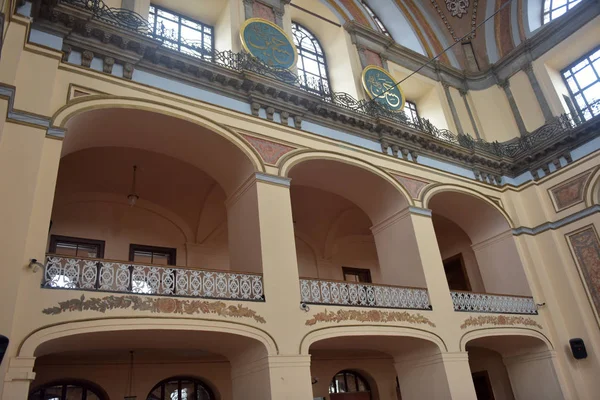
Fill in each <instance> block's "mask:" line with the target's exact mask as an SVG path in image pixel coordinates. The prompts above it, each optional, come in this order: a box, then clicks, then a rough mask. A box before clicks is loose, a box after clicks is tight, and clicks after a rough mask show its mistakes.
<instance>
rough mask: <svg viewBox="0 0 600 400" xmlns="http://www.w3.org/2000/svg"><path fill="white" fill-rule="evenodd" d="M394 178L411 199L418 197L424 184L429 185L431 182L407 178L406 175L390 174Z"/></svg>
mask: <svg viewBox="0 0 600 400" xmlns="http://www.w3.org/2000/svg"><path fill="white" fill-rule="evenodd" d="M392 176H393V177H394V179H396V180H397V181H398V182H399V183H400V184H401V185H402V186H404V188H405V189H406V191H407V192H408V193H409V194H410V195H411V197H412V198H413V199H418V198H419V195H420V194H421V192H422V191H423V189H424V188H425V186H427V185H429V184H430V183H431V182H428V181H422V180H420V179H415V178H409V177H408V176H403V175H398V174H392Z"/></svg>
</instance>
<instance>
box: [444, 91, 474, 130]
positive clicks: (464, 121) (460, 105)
mask: <svg viewBox="0 0 600 400" xmlns="http://www.w3.org/2000/svg"><path fill="white" fill-rule="evenodd" d="M450 95H451V96H452V101H454V106H455V107H456V112H457V114H458V118H459V119H460V124H461V126H462V128H463V132H464V133H466V134H468V135H470V136H471V137H473V138H476V135H475V129H474V128H473V124H472V123H471V118H470V117H469V112H468V111H467V107H466V106H465V101H464V99H463V97H462V96H461V95H460V92H459V91H458V90H457V89H455V88H452V87H451V88H450ZM472 112H473V110H471V113H472Z"/></svg>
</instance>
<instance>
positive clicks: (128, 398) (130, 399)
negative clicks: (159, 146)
mask: <svg viewBox="0 0 600 400" xmlns="http://www.w3.org/2000/svg"><path fill="white" fill-rule="evenodd" d="M134 171H135V167H134ZM128 378H129V379H128V381H129V382H128V386H127V387H128V390H127V395H126V396H125V397H124V398H123V399H124V400H136V399H137V396H134V395H132V394H131V392H132V390H131V389H132V386H133V351H130V352H129V377H128Z"/></svg>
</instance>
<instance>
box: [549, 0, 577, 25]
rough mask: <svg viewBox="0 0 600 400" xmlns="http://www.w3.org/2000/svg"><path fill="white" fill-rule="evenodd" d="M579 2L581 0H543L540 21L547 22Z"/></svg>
mask: <svg viewBox="0 0 600 400" xmlns="http://www.w3.org/2000/svg"><path fill="white" fill-rule="evenodd" d="M579 3H581V0H544V15H543V20H542V23H543V24H547V23H548V22H550V21H552V20H554V19H556V18H558V17H560V16H561V15H563V14H564V13H566V12H567V11H569V10H570V9H571V8H573V7H575V6H576V5H577V4H579Z"/></svg>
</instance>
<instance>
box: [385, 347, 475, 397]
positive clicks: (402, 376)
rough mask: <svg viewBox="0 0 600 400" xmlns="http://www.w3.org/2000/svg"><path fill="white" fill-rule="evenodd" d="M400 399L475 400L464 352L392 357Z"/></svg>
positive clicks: (469, 370)
mask: <svg viewBox="0 0 600 400" xmlns="http://www.w3.org/2000/svg"><path fill="white" fill-rule="evenodd" d="M394 366H395V367H396V373H397V374H398V382H399V383H400V391H401V393H402V400H420V399H436V400H476V399H477V396H476V395H475V387H474V386H473V378H472V377H471V369H470V367H469V355H468V353H467V352H455V353H438V354H434V355H426V354H422V355H417V354H415V355H413V356H412V357H411V358H410V359H395V360H394Z"/></svg>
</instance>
